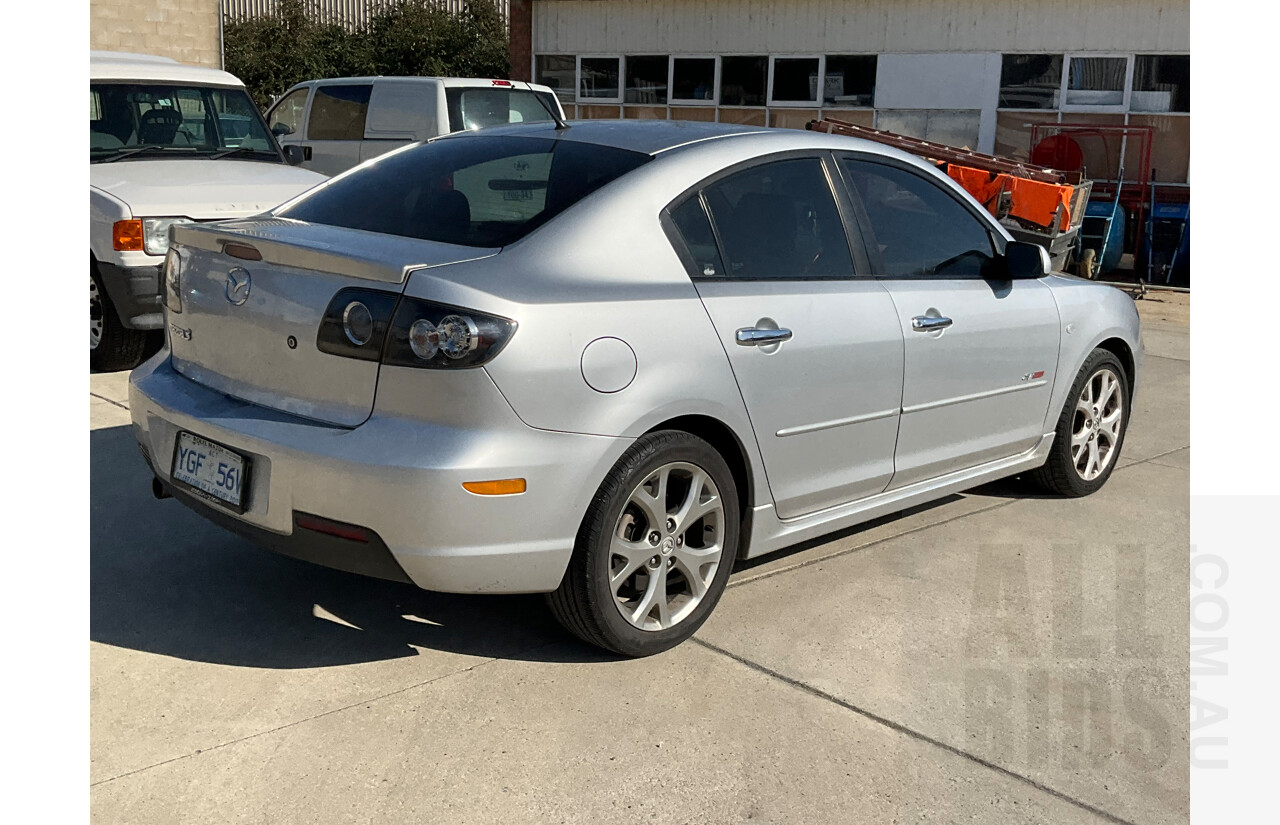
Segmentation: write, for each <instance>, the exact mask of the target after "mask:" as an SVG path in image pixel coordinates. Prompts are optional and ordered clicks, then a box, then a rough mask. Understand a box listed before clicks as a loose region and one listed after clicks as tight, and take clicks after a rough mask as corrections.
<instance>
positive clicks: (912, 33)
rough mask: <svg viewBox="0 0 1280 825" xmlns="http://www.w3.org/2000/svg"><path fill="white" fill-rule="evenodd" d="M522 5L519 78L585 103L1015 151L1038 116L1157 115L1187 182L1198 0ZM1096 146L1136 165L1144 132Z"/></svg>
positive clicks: (1151, 122) (1099, 152) (1165, 150)
mask: <svg viewBox="0 0 1280 825" xmlns="http://www.w3.org/2000/svg"><path fill="white" fill-rule="evenodd" d="M509 19H510V21H511V52H512V73H513V76H515V77H518V78H528V79H532V80H535V81H537V82H540V83H546V84H547V85H550V86H552V87H554V88H555V89H556V90H557V93H558V94H559V95H560V97H561V100H562V102H563V104H564V106H565V108H566V111H568V112H569V113H570V114H571V115H572V116H575V117H579V118H594V117H624V118H671V119H682V120H715V121H720V122H729V123H748V124H757V125H762V126H766V125H767V126H783V127H797V128H802V127H803V126H804V124H805V123H806V122H808V121H809V120H811V119H813V118H816V117H832V118H839V119H841V120H847V121H851V122H854V123H858V124H860V125H865V126H873V127H876V128H880V129H888V130H891V131H895V132H901V133H905V134H910V135H914V136H916V137H921V138H925V139H929V140H937V141H941V142H944V143H949V144H952V145H956V146H967V147H970V148H973V149H977V150H979V151H984V152H996V153H999V154H1006V155H1013V156H1018V157H1026V156H1027V154H1028V152H1029V149H1030V146H1029V140H1030V131H1031V124H1033V123H1089V124H1104V125H1136V126H1150V127H1152V129H1153V133H1154V134H1153V155H1152V160H1151V166H1152V167H1153V169H1154V170H1155V176H1156V179H1157V180H1159V181H1163V182H1166V183H1168V184H1172V185H1184V186H1185V185H1187V184H1188V183H1189V180H1190V171H1189V157H1190V83H1189V81H1190V6H1189V0H1076V2H1073V3H1069V4H1064V3H1061V2H1057V0H1019V2H1012V1H1011V0H776V1H774V2H765V0H645V1H644V2H639V1H638V0H512V2H511V11H510V18H509ZM1082 148H1083V149H1084V151H1085V155H1086V157H1085V162H1086V164H1087V165H1088V167H1089V171H1090V173H1091V175H1093V176H1095V177H1107V176H1114V175H1117V174H1119V170H1120V166H1121V157H1122V155H1123V158H1124V164H1123V165H1124V169H1125V172H1126V174H1125V177H1126V178H1129V179H1132V177H1133V174H1134V172H1135V170H1136V166H1137V163H1136V157H1135V156H1136V151H1135V149H1134V147H1133V146H1128V147H1126V148H1125V149H1124V150H1122V149H1121V148H1120V147H1119V144H1118V142H1116V143H1115V144H1114V145H1109V146H1098V147H1093V146H1089V145H1082ZM1102 167H1108V168H1107V169H1104V168H1102Z"/></svg>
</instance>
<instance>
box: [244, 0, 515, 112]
mask: <svg viewBox="0 0 1280 825" xmlns="http://www.w3.org/2000/svg"><path fill="white" fill-rule="evenodd" d="M223 44H224V50H225V51H224V54H225V58H226V67H227V71H229V72H231V73H232V74H234V75H235V76H236V77H239V78H240V79H241V80H243V81H244V83H245V86H247V87H248V89H249V93H250V94H251V95H252V96H253V99H254V101H255V102H256V103H257V104H258V105H259V106H260V107H262V108H263V109H266V108H267V107H268V106H269V105H270V103H271V101H272V100H274V99H275V98H276V97H278V96H279V95H281V94H282V93H283V92H284V91H285V90H286V89H288V88H289V87H290V86H292V85H293V84H295V83H299V82H301V81H303V80H316V79H319V78H325V77H352V76H359V75H379V74H380V75H436V76H452V77H506V76H507V74H508V72H509V71H510V69H511V64H510V57H509V53H508V51H507V31H506V27H505V26H504V25H503V22H502V16H501V15H500V14H499V13H498V7H497V5H496V3H495V2H494V0H467V2H466V5H465V7H464V8H463V10H462V11H461V12H459V13H457V14H454V13H451V12H449V11H446V10H445V9H443V8H441V7H439V6H436V5H433V4H431V3H429V2H427V0H401V2H400V3H397V4H396V5H394V6H391V7H390V8H388V9H386V10H384V11H381V12H379V13H377V14H375V15H373V16H372V17H371V18H370V19H369V21H368V22H367V23H366V24H365V25H363V26H361V27H360V28H357V29H347V28H345V27H343V26H339V25H331V24H330V25H326V24H321V23H319V22H317V21H315V20H313V19H312V18H311V17H310V16H309V15H308V13H307V9H306V7H305V6H304V4H303V0H282V2H281V3H280V7H279V10H278V11H277V13H276V14H274V15H269V16H265V17H257V18H253V19H251V20H246V21H244V22H241V23H231V24H228V25H227V26H226V28H225V30H224V32H223Z"/></svg>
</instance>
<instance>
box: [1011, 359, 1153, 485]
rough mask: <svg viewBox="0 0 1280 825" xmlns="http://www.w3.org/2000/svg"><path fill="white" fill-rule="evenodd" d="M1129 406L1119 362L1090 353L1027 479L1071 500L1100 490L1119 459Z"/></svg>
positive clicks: (1127, 390)
mask: <svg viewBox="0 0 1280 825" xmlns="http://www.w3.org/2000/svg"><path fill="white" fill-rule="evenodd" d="M1113 394H1114V395H1113ZM1131 401H1132V399H1131V398H1130V392H1129V379H1128V375H1127V374H1126V373H1125V371H1124V367H1123V366H1122V365H1121V363H1120V360H1119V359H1118V358H1116V356H1115V355H1114V354H1113V353H1111V352H1108V351H1107V350H1104V349H1096V350H1094V351H1093V352H1092V353H1090V355H1089V357H1088V358H1086V359H1085V362H1084V366H1082V367H1081V368H1080V372H1079V374H1078V375H1077V376H1076V380H1075V382H1074V383H1073V384H1072V385H1071V391H1070V393H1068V395H1067V401H1066V403H1065V404H1064V405H1063V408H1062V413H1061V414H1060V415H1059V416H1058V423H1057V426H1056V427H1055V428H1054V438H1053V447H1052V448H1051V449H1050V451H1049V457H1048V459H1047V460H1046V461H1045V463H1044V465H1043V466H1041V467H1039V468H1038V469H1036V470H1035V471H1034V472H1033V473H1032V480H1033V481H1034V482H1035V483H1037V484H1038V485H1039V486H1040V487H1042V488H1044V489H1046V490H1048V491H1049V492H1052V493H1056V494H1058V495H1061V496H1070V497H1073V498H1074V497H1079V496H1087V495H1089V494H1091V493H1093V492H1095V491H1096V490H1098V489H1099V488H1101V487H1102V485H1103V484H1106V483H1107V479H1108V478H1110V477H1111V472H1112V471H1113V470H1114V469H1115V468H1116V462H1117V461H1119V460H1120V449H1121V447H1122V446H1123V445H1124V436H1125V433H1126V432H1128V429H1129V415H1130V407H1131Z"/></svg>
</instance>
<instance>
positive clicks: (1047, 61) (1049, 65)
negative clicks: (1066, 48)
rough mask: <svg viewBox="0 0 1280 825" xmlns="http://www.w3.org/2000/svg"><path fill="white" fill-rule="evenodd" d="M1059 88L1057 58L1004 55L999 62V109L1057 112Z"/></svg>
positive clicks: (1056, 56) (1059, 66) (1059, 62)
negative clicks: (1049, 110)
mask: <svg viewBox="0 0 1280 825" xmlns="http://www.w3.org/2000/svg"><path fill="white" fill-rule="evenodd" d="M1061 88H1062V55H1060V54H1006V55H1005V56H1004V58H1003V59H1002V60H1001V63H1000V108H1001V109H1056V108H1058V92H1059V91H1060V90H1061Z"/></svg>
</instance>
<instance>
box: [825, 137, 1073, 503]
mask: <svg viewBox="0 0 1280 825" xmlns="http://www.w3.org/2000/svg"><path fill="white" fill-rule="evenodd" d="M839 167H840V171H841V173H842V176H843V177H844V179H845V181H846V182H847V184H848V186H849V188H850V193H851V195H852V198H851V200H852V203H853V207H854V213H855V214H856V215H857V217H858V221H859V225H860V227H861V235H862V237H863V239H864V241H865V243H866V245H867V255H868V258H869V259H870V261H871V266H872V271H873V272H874V274H875V276H876V278H877V279H878V281H879V283H880V284H881V285H882V286H883V287H884V288H885V289H886V290H888V293H889V295H890V296H891V297H892V299H893V304H894V307H895V309H896V312H897V322H898V324H899V325H900V329H901V330H902V336H903V339H904V341H905V348H904V353H905V358H904V372H903V389H902V420H901V423H900V425H899V428H898V440H897V449H896V451H895V454H894V468H895V470H894V476H893V480H892V482H891V483H890V485H889V488H890V489H897V488H900V487H904V486H906V485H909V484H914V483H917V482H920V481H923V480H926V479H931V478H935V477H938V476H941V475H945V474H947V473H949V472H953V471H957V470H963V469H966V468H969V467H975V466H977V465H980V464H983V463H985V462H988V461H993V460H996V459H1000V458H1006V457H1009V456H1013V455H1017V454H1020V453H1023V452H1026V451H1027V450H1030V449H1032V448H1033V447H1035V446H1036V445H1037V444H1038V443H1039V441H1040V439H1041V437H1042V435H1043V429H1044V421H1045V415H1046V412H1047V409H1048V404H1049V395H1050V393H1051V391H1052V389H1053V381H1054V373H1055V368H1056V365H1057V361H1058V344H1059V320H1058V309H1057V304H1056V303H1055V302H1054V299H1053V295H1052V293H1051V292H1050V290H1049V288H1048V287H1047V286H1046V285H1045V284H1044V283H1043V282H1042V281H1040V280H1030V279H1027V280H1009V279H1008V278H1007V276H1006V274H1005V271H1004V269H1003V259H1002V256H1003V252H1004V242H1003V239H1002V237H1001V236H999V235H998V233H996V232H994V231H993V228H992V226H991V225H990V224H989V223H988V222H987V221H986V220H985V219H984V218H983V217H982V215H981V213H980V212H979V210H978V207H976V206H975V205H973V204H971V203H967V202H966V201H965V200H964V199H962V198H961V197H960V196H959V194H958V193H956V192H955V191H954V190H953V189H952V188H951V187H950V185H949V184H948V183H947V181H946V180H945V179H943V178H942V176H941V175H937V176H936V177H935V176H934V175H933V173H932V172H931V171H930V170H926V169H920V168H918V167H915V166H914V165H911V164H908V163H905V162H899V161H896V160H892V159H888V158H882V157H877V156H870V155H867V156H859V155H855V154H842V155H840V156H839Z"/></svg>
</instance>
